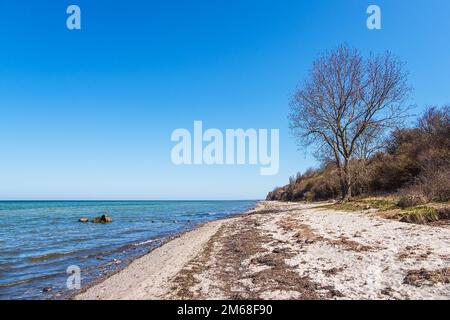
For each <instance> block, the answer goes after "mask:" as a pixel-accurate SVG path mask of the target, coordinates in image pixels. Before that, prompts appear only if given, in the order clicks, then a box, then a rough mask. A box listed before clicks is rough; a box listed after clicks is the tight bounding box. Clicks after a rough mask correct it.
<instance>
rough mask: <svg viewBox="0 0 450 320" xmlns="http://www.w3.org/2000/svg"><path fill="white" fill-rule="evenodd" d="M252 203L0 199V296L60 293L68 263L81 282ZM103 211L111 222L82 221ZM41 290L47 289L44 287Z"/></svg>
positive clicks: (45, 296)
mask: <svg viewBox="0 0 450 320" xmlns="http://www.w3.org/2000/svg"><path fill="white" fill-rule="evenodd" d="M255 203H256V202H255V201H0V299H48V298H58V297H59V298H63V297H65V296H67V294H70V293H72V292H70V291H68V290H67V288H66V280H67V277H68V274H67V273H66V269H67V267H69V266H71V265H77V266H79V267H80V268H81V283H82V286H86V285H87V284H89V283H90V282H91V281H92V280H94V279H96V278H98V277H99V276H102V275H104V274H107V273H109V272H112V271H114V270H115V269H116V268H120V267H123V266H124V265H125V264H127V263H128V262H129V261H130V260H131V259H133V258H135V257H137V256H140V255H142V254H144V253H147V252H148V251H150V250H152V249H153V248H155V247H156V246H158V245H159V244H161V242H162V241H164V240H165V239H167V237H169V236H171V235H173V234H176V233H179V232H182V231H185V230H189V229H191V228H193V227H195V226H196V225H197V224H199V223H202V222H205V221H209V220H215V219H219V218H223V217H227V216H231V215H235V214H238V213H241V212H243V211H246V210H248V209H250V208H252V207H254V205H255ZM101 214H108V215H109V216H111V217H112V218H113V220H114V221H113V222H112V223H109V224H104V225H103V224H94V223H80V222H78V219H79V218H80V217H89V218H94V217H97V216H99V215H101ZM44 288H50V289H51V290H49V291H48V292H43V289H44Z"/></svg>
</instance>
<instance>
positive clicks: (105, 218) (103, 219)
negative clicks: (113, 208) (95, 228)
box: [92, 214, 113, 223]
mask: <svg viewBox="0 0 450 320" xmlns="http://www.w3.org/2000/svg"><path fill="white" fill-rule="evenodd" d="M112 221H113V219H112V218H111V217H109V216H107V215H106V214H104V215H102V216H101V217H97V218H95V219H94V220H92V222H93V223H110V222H112Z"/></svg>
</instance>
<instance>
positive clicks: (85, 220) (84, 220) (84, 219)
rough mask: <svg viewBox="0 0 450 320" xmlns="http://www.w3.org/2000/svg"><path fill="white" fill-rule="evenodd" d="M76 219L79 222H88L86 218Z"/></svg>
mask: <svg viewBox="0 0 450 320" xmlns="http://www.w3.org/2000/svg"><path fill="white" fill-rule="evenodd" d="M78 221H79V222H89V219H88V218H80V219H79V220H78Z"/></svg>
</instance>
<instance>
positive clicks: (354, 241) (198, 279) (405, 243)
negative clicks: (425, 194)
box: [75, 202, 450, 299]
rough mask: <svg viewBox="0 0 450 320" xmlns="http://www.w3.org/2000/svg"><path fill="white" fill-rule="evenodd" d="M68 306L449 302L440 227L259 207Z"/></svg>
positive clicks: (172, 245) (448, 250)
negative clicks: (100, 302)
mask: <svg viewBox="0 0 450 320" xmlns="http://www.w3.org/2000/svg"><path fill="white" fill-rule="evenodd" d="M75 299H450V229H449V228H440V227H430V226H424V225H413V224H407V223H401V222H397V221H392V220H386V219H382V218H379V217H376V216H374V215H370V214H367V213H354V212H353V213H349V212H339V211H331V210H326V209H323V208H321V207H320V205H317V204H311V205H308V204H298V203H279V202H261V203H260V204H259V205H258V208H257V209H256V210H255V211H253V212H250V213H249V214H246V215H243V216H240V217H236V218H232V219H225V220H219V221H214V222H210V223H207V224H205V225H203V226H201V227H199V228H197V229H195V230H193V231H191V232H188V233H185V234H183V235H182V236H180V237H178V238H176V239H174V240H172V241H170V242H168V243H166V244H165V245H163V246H161V247H160V248H158V249H155V250H154V251H152V252H151V253H149V254H147V255H145V256H143V257H141V258H139V259H137V260H135V261H134V262H132V263H131V264H130V265H129V266H128V267H126V268H125V269H123V270H122V271H120V272H118V273H116V274H114V275H112V276H111V277H109V278H107V279H105V280H104V281H103V282H101V283H99V284H97V285H95V286H92V287H90V288H88V289H87V290H85V291H84V292H82V293H80V294H78V295H77V296H75Z"/></svg>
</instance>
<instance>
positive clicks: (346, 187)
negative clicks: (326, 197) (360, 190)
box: [341, 159, 352, 202]
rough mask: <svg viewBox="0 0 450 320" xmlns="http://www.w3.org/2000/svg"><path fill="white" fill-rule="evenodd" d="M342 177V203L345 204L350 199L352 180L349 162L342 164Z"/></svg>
mask: <svg viewBox="0 0 450 320" xmlns="http://www.w3.org/2000/svg"><path fill="white" fill-rule="evenodd" d="M343 171H344V172H343V177H342V179H341V180H342V182H341V183H342V201H344V202H347V201H350V199H351V198H352V178H351V175H350V168H349V161H348V160H347V159H346V160H345V163H344V170H343Z"/></svg>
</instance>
